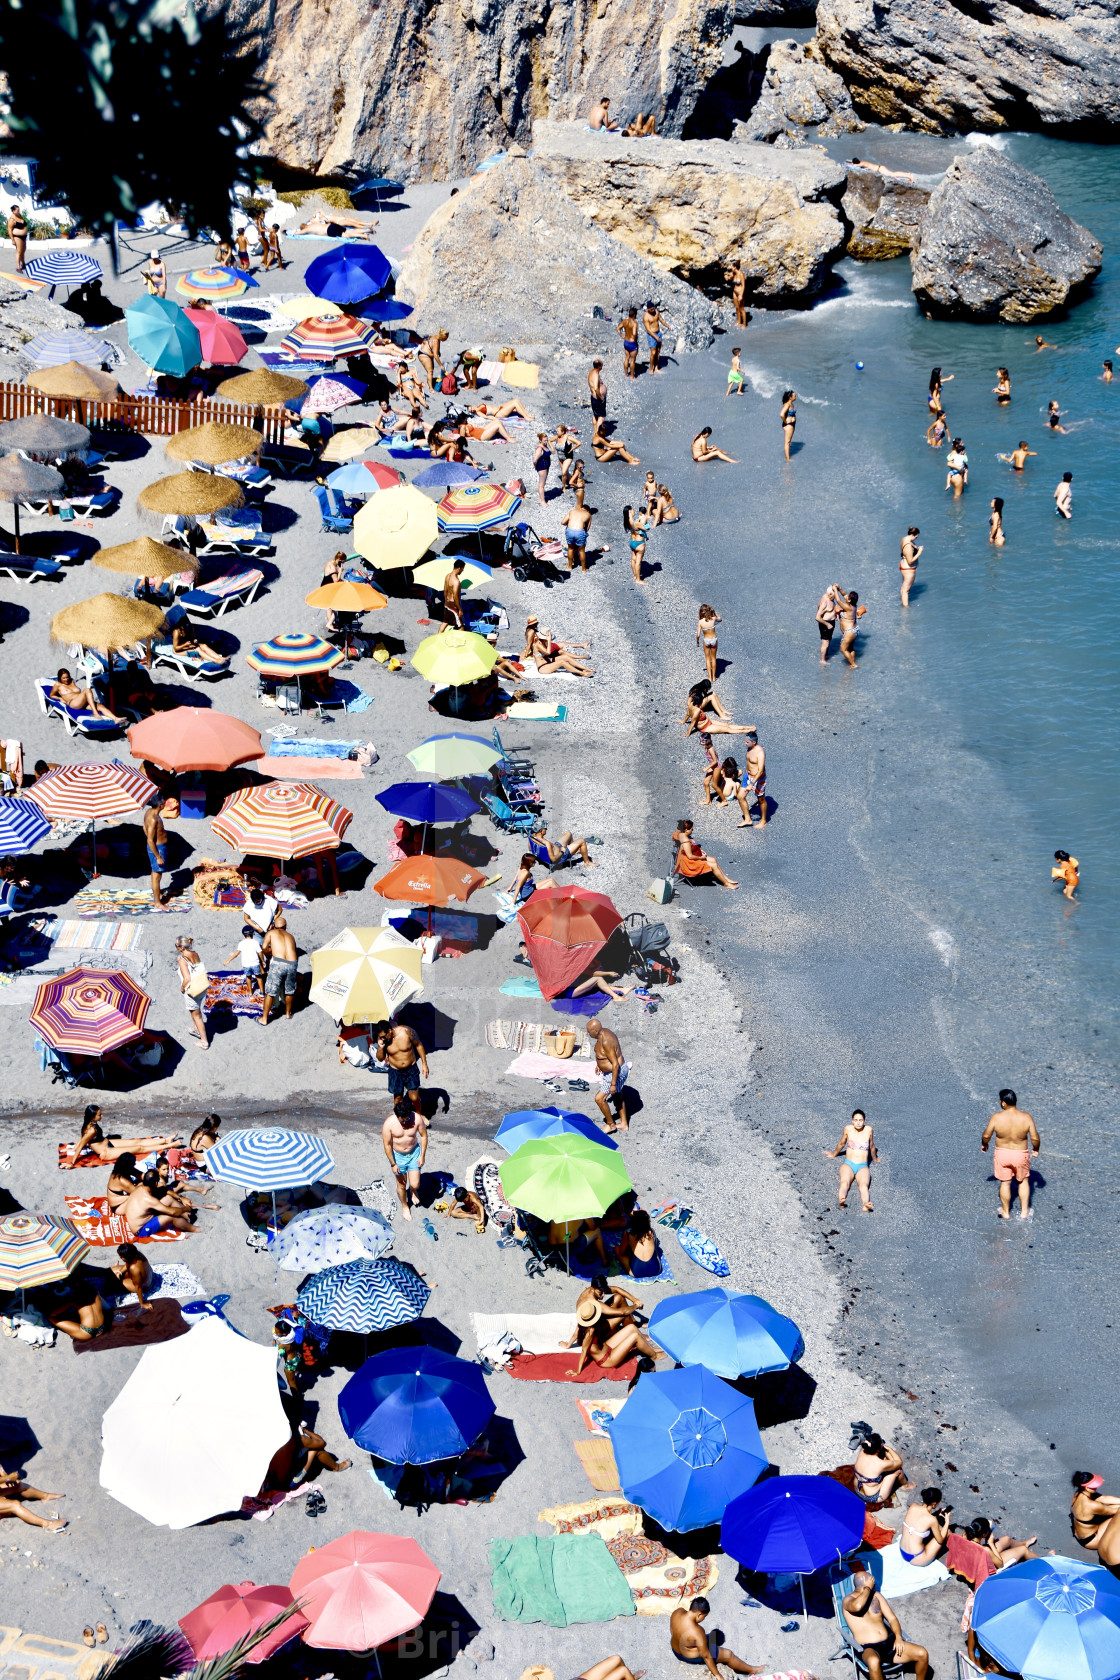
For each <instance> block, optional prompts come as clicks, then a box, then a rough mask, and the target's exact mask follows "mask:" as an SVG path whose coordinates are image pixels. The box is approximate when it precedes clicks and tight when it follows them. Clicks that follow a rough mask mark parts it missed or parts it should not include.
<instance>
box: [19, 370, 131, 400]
mask: <svg viewBox="0 0 1120 1680" xmlns="http://www.w3.org/2000/svg"><path fill="white" fill-rule="evenodd" d="M24 384H25V385H28V386H30V388H31V390H33V391H43V392H45V393H46V395H47V396H48V397H72V398H73V399H74V401H75V402H108V401H109V400H110V399H111V398H112V397H115V396H116V395H117V393H118V392H119V390H120V386H119V385H118V384H117V381H116V380H115V379H114V377H113V375H112V374H111V373H102V372H100V370H99V369H98V368H88V367H83V366H82V364H81V362H63V363H62V365H61V366H60V367H49V368H40V369H39V370H38V372H36V373H29V374H28V376H27V378H26V379H25V380H24Z"/></svg>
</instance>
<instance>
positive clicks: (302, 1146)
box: [206, 1126, 334, 1191]
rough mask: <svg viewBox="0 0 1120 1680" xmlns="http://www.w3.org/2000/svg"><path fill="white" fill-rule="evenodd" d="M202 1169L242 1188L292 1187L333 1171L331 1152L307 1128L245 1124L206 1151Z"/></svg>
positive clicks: (280, 1188) (271, 1188)
mask: <svg viewBox="0 0 1120 1680" xmlns="http://www.w3.org/2000/svg"><path fill="white" fill-rule="evenodd" d="M206 1169H207V1171H208V1172H209V1173H210V1174H211V1176H212V1177H214V1178H225V1179H228V1180H229V1181H230V1183H231V1184H240V1185H241V1186H242V1188H243V1189H245V1190H262V1191H271V1190H295V1189H298V1188H299V1187H300V1186H301V1185H304V1184H314V1183H315V1182H316V1180H317V1179H320V1178H325V1177H326V1175H327V1173H332V1172H333V1171H334V1156H333V1155H332V1154H331V1152H330V1150H329V1149H328V1148H327V1146H326V1144H325V1143H324V1142H323V1140H322V1138H320V1137H315V1136H314V1135H313V1134H312V1133H311V1132H293V1131H289V1130H288V1128H287V1127H286V1126H247V1127H245V1128H243V1129H242V1130H241V1131H239V1132H227V1133H226V1135H225V1136H224V1137H223V1138H222V1139H221V1140H220V1141H219V1142H218V1143H215V1144H213V1145H212V1146H211V1147H210V1148H209V1149H208V1150H207V1151H206Z"/></svg>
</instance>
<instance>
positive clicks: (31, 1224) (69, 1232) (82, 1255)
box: [0, 1213, 89, 1290]
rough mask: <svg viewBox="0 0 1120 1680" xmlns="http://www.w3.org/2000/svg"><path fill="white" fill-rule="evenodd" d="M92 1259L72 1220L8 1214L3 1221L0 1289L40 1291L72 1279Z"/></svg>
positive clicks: (53, 1216)
mask: <svg viewBox="0 0 1120 1680" xmlns="http://www.w3.org/2000/svg"><path fill="white" fill-rule="evenodd" d="M88 1256H89V1244H88V1243H87V1242H86V1240H85V1238H84V1237H83V1236H82V1235H81V1233H80V1232H79V1230H78V1228H77V1226H76V1225H75V1224H74V1222H73V1220H71V1219H58V1218H56V1216H55V1215H54V1214H53V1213H6V1214H5V1215H4V1217H3V1219H0V1289H8V1290H16V1289H38V1288H39V1287H40V1286H41V1285H42V1284H45V1283H57V1282H58V1281H59V1280H60V1279H61V1278H64V1277H69V1276H70V1273H71V1272H72V1271H73V1270H74V1267H75V1266H77V1265H79V1264H80V1263H81V1262H82V1261H83V1260H85V1259H87V1258H88Z"/></svg>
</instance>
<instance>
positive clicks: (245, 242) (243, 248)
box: [237, 227, 249, 274]
mask: <svg viewBox="0 0 1120 1680" xmlns="http://www.w3.org/2000/svg"><path fill="white" fill-rule="evenodd" d="M237 261H238V263H239V264H240V267H241V270H242V273H244V274H248V272H249V235H248V233H247V232H246V230H245V229H244V228H243V227H242V228H238V230H237Z"/></svg>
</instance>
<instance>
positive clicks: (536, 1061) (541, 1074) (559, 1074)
mask: <svg viewBox="0 0 1120 1680" xmlns="http://www.w3.org/2000/svg"><path fill="white" fill-rule="evenodd" d="M576 1055H578V1056H580V1057H585V1056H589V1055H590V1048H589V1047H588V1046H586V1045H585V1046H583V1047H581V1049H580V1050H579V1051H577V1052H576V1054H575V1055H573V1056H570V1057H568V1059H567V1060H566V1061H561V1060H560V1059H559V1058H558V1057H556V1056H549V1055H546V1054H545V1052H544V1051H543V1050H525V1051H523V1052H522V1054H521V1055H520V1056H518V1058H517V1060H516V1061H513V1062H511V1063H510V1064H509V1066H508V1068H507V1069H506V1074H507V1076H508V1075H510V1074H516V1075H517V1076H518V1078H520V1079H558V1078H563V1077H565V1074H564V1070H565V1068H571V1066H572V1063H573V1062H574V1061H575V1060H576ZM630 1066H631V1072H633V1063H631V1065H630Z"/></svg>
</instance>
